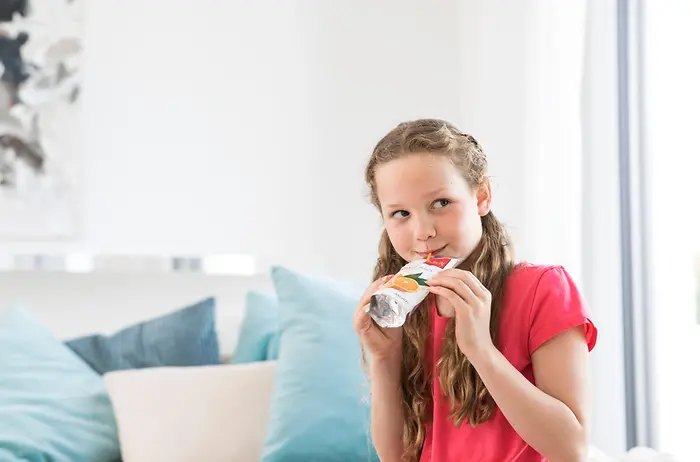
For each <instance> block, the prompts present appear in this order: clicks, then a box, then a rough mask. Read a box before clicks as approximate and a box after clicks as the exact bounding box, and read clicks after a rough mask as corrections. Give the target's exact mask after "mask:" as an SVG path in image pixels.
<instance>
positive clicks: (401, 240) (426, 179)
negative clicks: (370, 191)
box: [375, 154, 491, 261]
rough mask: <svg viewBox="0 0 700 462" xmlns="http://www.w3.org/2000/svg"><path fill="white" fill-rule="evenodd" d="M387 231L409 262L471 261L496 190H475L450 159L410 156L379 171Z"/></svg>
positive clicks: (432, 155)
mask: <svg viewBox="0 0 700 462" xmlns="http://www.w3.org/2000/svg"><path fill="white" fill-rule="evenodd" d="M375 182H376V188H377V196H378V198H379V204H380V207H381V211H382V218H383V220H384V227H385V229H386V230H387V233H388V234H389V239H390V240H391V243H392V245H393V246H394V249H396V251H397V252H398V254H399V255H400V256H401V258H403V259H404V260H406V261H412V260H416V259H421V258H425V257H427V256H428V254H429V253H432V254H433V256H443V257H468V256H469V255H470V254H471V253H472V251H474V249H475V248H476V246H477V244H478V243H479V240H480V239H481V233H482V228H481V216H483V215H486V214H487V213H488V212H489V210H490V207H491V186H490V185H489V184H488V183H487V184H486V185H484V186H481V187H479V188H478V189H473V188H472V187H470V186H469V184H468V183H467V181H466V180H465V179H464V177H463V176H462V174H461V173H460V172H459V170H458V169H457V168H456V167H455V166H454V165H453V164H452V162H451V161H450V159H449V158H448V157H447V156H445V155H435V154H410V155H406V156H403V157H401V158H399V159H396V160H392V161H391V162H387V163H386V164H383V165H380V166H379V167H378V168H377V169H376V171H375Z"/></svg>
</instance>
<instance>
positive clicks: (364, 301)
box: [353, 274, 393, 333]
mask: <svg viewBox="0 0 700 462" xmlns="http://www.w3.org/2000/svg"><path fill="white" fill-rule="evenodd" d="M392 277H393V274H390V275H387V276H384V277H381V278H379V279H377V280H376V281H374V282H373V283H372V284H370V286H369V287H368V288H367V290H365V293H364V294H363V295H362V298H361V299H360V303H359V304H358V305H357V308H356V309H355V313H354V315H353V324H354V326H355V330H356V331H357V332H358V333H360V332H366V331H367V330H368V329H370V328H371V327H372V318H371V317H370V316H369V314H367V305H369V301H370V298H371V297H372V294H374V293H375V292H376V291H377V290H379V288H380V287H381V286H382V285H383V284H384V283H385V282H386V281H388V280H389V279H391V278H392Z"/></svg>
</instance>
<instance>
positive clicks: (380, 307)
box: [368, 257, 464, 327]
mask: <svg viewBox="0 0 700 462" xmlns="http://www.w3.org/2000/svg"><path fill="white" fill-rule="evenodd" d="M463 261H464V259H463V258H447V257H439V258H430V257H428V259H425V260H423V259H421V260H415V261H412V262H410V263H408V264H406V265H405V266H404V267H403V268H401V270H399V272H398V273H397V274H396V275H395V276H394V277H393V278H391V279H390V280H389V281H387V282H386V283H385V284H384V285H383V286H382V287H381V288H380V289H379V290H378V291H377V292H375V293H374V294H372V297H371V298H370V303H369V308H368V313H369V315H370V316H371V317H372V319H374V321H375V322H376V323H377V324H378V325H379V326H380V327H400V326H402V325H403V324H404V323H405V322H406V318H407V317H408V315H409V314H411V312H412V311H413V310H414V309H416V307H417V306H418V305H420V303H421V302H422V301H423V300H424V299H425V298H426V297H427V296H428V294H429V293H430V292H429V291H428V284H427V282H428V281H429V280H430V279H432V278H433V277H434V276H435V275H436V274H438V273H439V272H440V271H443V270H446V269H448V268H454V267H456V266H457V265H459V264H460V263H462V262H463Z"/></svg>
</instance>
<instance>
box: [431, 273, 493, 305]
mask: <svg viewBox="0 0 700 462" xmlns="http://www.w3.org/2000/svg"><path fill="white" fill-rule="evenodd" d="M443 278H447V279H457V280H459V281H461V282H462V283H463V284H464V285H466V286H467V288H469V289H470V292H471V293H472V294H474V295H475V296H476V298H477V299H479V300H482V301H488V300H491V292H489V290H488V289H487V288H486V287H485V286H484V285H483V284H482V283H481V281H479V279H478V278H477V277H476V276H474V274H473V273H471V272H470V271H464V270H460V269H449V270H445V271H443V272H441V273H440V274H438V275H437V276H435V277H434V278H433V279H432V280H431V281H435V283H436V284H437V285H444V284H443V283H442V281H443V280H444V279H443ZM428 284H430V281H429V282H428ZM451 288H452V289H453V290H455V291H456V292H457V293H458V294H460V295H466V293H464V291H462V290H457V288H456V287H451ZM465 300H467V301H469V300H468V299H467V298H466V297H465Z"/></svg>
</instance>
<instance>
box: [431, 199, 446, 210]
mask: <svg viewBox="0 0 700 462" xmlns="http://www.w3.org/2000/svg"><path fill="white" fill-rule="evenodd" d="M433 204H434V206H435V208H438V209H439V208H443V207H447V206H448V205H450V201H449V200H447V199H438V200H436V201H435V202H434V203H433Z"/></svg>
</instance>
